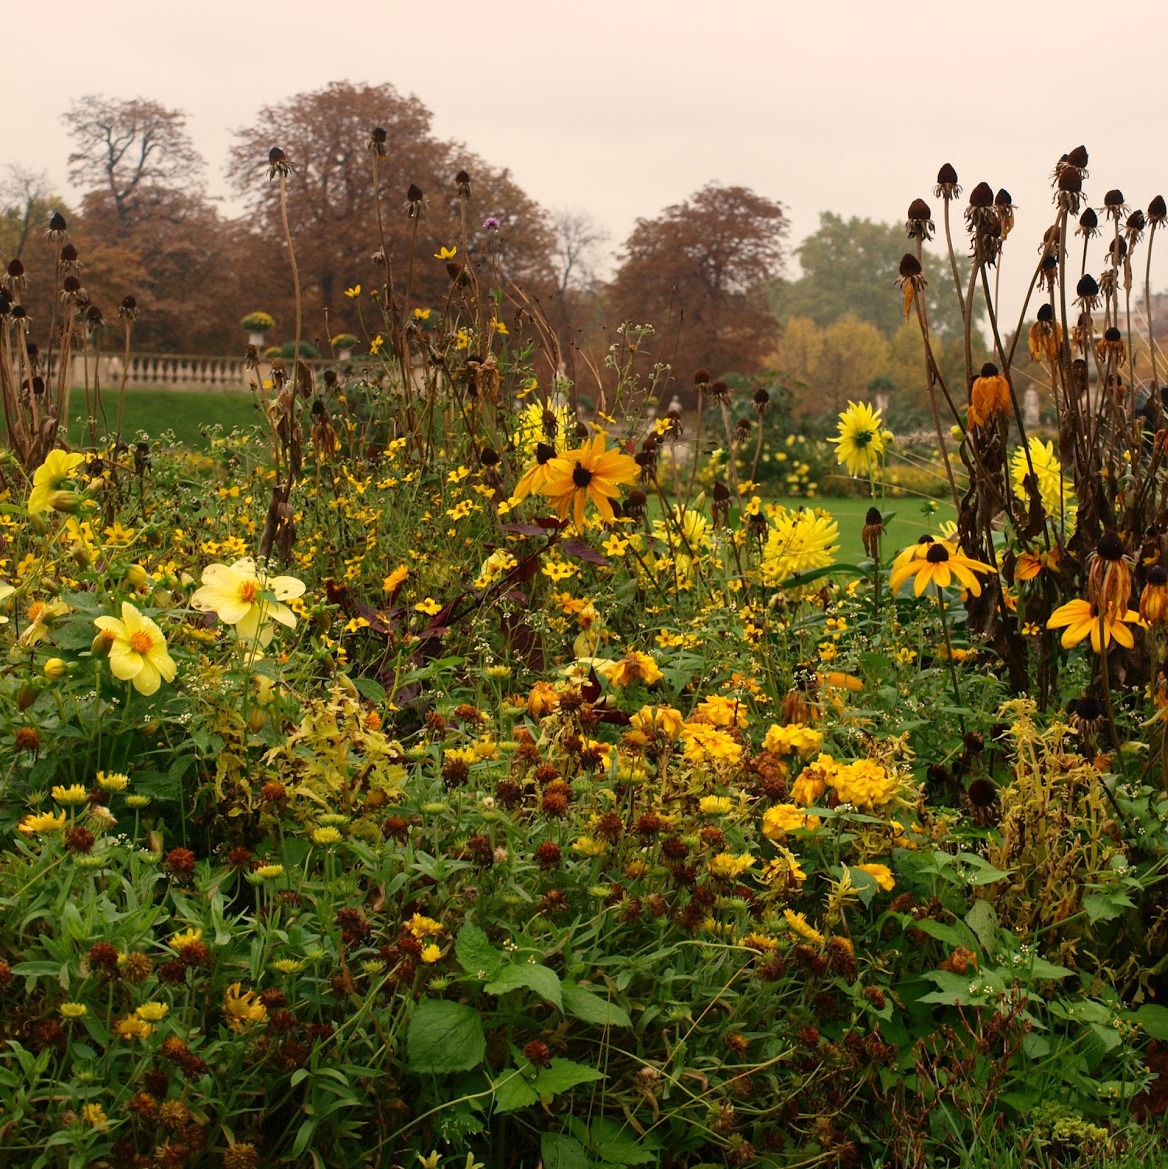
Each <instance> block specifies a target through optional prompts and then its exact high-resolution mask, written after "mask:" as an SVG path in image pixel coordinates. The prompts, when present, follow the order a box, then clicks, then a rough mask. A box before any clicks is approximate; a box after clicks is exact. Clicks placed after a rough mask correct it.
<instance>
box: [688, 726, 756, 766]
mask: <svg viewBox="0 0 1168 1169" xmlns="http://www.w3.org/2000/svg"><path fill="white" fill-rule="evenodd" d="M681 738H682V741H683V742H684V743H685V757H686V759H688V760H689V762H691V763H712V764H715V765H716V764H735V763H737V762H738V761H739V760H740V759H741V758H742V744H741V743H737V742H735V741H734V739H732V738H731V737H730V735H728V734H727V733H726V732H725V731H723V730H719V729H718V728H717V727H711V726H704V725H702V724H701V723H686V724H685V726H683V727H682V728H681Z"/></svg>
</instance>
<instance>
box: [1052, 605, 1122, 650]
mask: <svg viewBox="0 0 1168 1169" xmlns="http://www.w3.org/2000/svg"><path fill="white" fill-rule="evenodd" d="M1129 625H1143V621H1142V620H1141V619H1140V615H1139V613H1137V612H1135V610H1133V609H1127V610H1126V611H1116V612H1114V613H1108V612H1107V611H1106V610H1104V609H1101V608H1100V607H1099V606H1098V605H1093V604H1092V603H1091V602H1090V601H1083V600H1076V601H1068V602H1067V603H1066V604H1065V605H1062V606H1060V607H1059V608H1057V609H1056V610H1055V611H1054V612H1053V613H1052V614H1051V615H1050V620H1049V621H1047V623H1046V627H1047V629H1062V630H1063V635H1062V647H1063V649H1072V648H1073V647H1074V646H1076V645H1078V644H1079V642H1081V641H1083V640H1084V639H1085V638H1086V637H1088V636H1089V637H1090V638H1091V648H1092V649H1093V650H1094V651H1095V652H1096V653H1097V654H1101V653H1103V652H1104V650H1106V649H1107V647H1108V646H1110V645H1111V643H1112V641H1115V642H1116V643H1117V644H1118V645H1122V646H1123V647H1124V648H1125V649H1131V648H1132V647H1133V646H1134V645H1135V638H1134V637H1133V636H1132V631H1131V630H1130V629H1128V626H1129Z"/></svg>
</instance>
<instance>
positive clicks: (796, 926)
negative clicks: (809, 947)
mask: <svg viewBox="0 0 1168 1169" xmlns="http://www.w3.org/2000/svg"><path fill="white" fill-rule="evenodd" d="M783 917H784V919H785V920H786V922H787V925H788V926H789V927H790V929H791V932H792V933H795V934H798V935H799V937H801V938H803V939H804V940H805V941H808V942H814V943H815V944H816V945H817V946H822V945H823V934H821V933H820V932H819V930H817V929H816V928H815V927H814V926H813V925H811V924H810V923H809V922H808V920H807V918H806V917H804V916H803V914H801V913H796V912H795V911H794V910H793V909H784V910H783Z"/></svg>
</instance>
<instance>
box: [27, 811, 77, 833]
mask: <svg viewBox="0 0 1168 1169" xmlns="http://www.w3.org/2000/svg"><path fill="white" fill-rule="evenodd" d="M67 820H68V816H67V815H66V813H64V812H57V813H55V814H54V813H53V812H40V813H39V814H32V815H28V816H25V817H24V818H23V819H22V820H21V821H20V823H19V824H17V826H16V828H17V830H18V831H19V832H23V833H24V834H25V836H34V835H35V836H48V835H50V834H51V833H53V832H60V831H61V830H62V829H63V828H64V827H65V824H66V822H67Z"/></svg>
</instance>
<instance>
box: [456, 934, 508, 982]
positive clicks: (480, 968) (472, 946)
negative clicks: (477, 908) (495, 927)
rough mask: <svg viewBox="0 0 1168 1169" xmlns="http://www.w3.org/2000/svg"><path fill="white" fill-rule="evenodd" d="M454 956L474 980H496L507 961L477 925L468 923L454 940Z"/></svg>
mask: <svg viewBox="0 0 1168 1169" xmlns="http://www.w3.org/2000/svg"><path fill="white" fill-rule="evenodd" d="M454 956H455V957H456V958H457V959H458V964H459V965H460V966H461V967H462V968H463V970H465V971H466V972H467V974H469V975H470V976H471V977H472V978H494V977H495V976H496V975H497V974H498V973H499V971H500V970H502V968H503V966H504V964H505V962H506V959H505V958H504V957H503V955H502V954H501V953H499V951H498V950H496V949H495V947H494V946H492V945H491V943H490V940H489V939H488V938H487V935H486V934H485V933H484V932H483V931H482V930H481V929H479V927H478V926H477V925H473V924H472V923H470V922H467V924H466V925H464V926H463V927H462V929H460V930H459V931H458V937H457V938H455V939H454Z"/></svg>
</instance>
